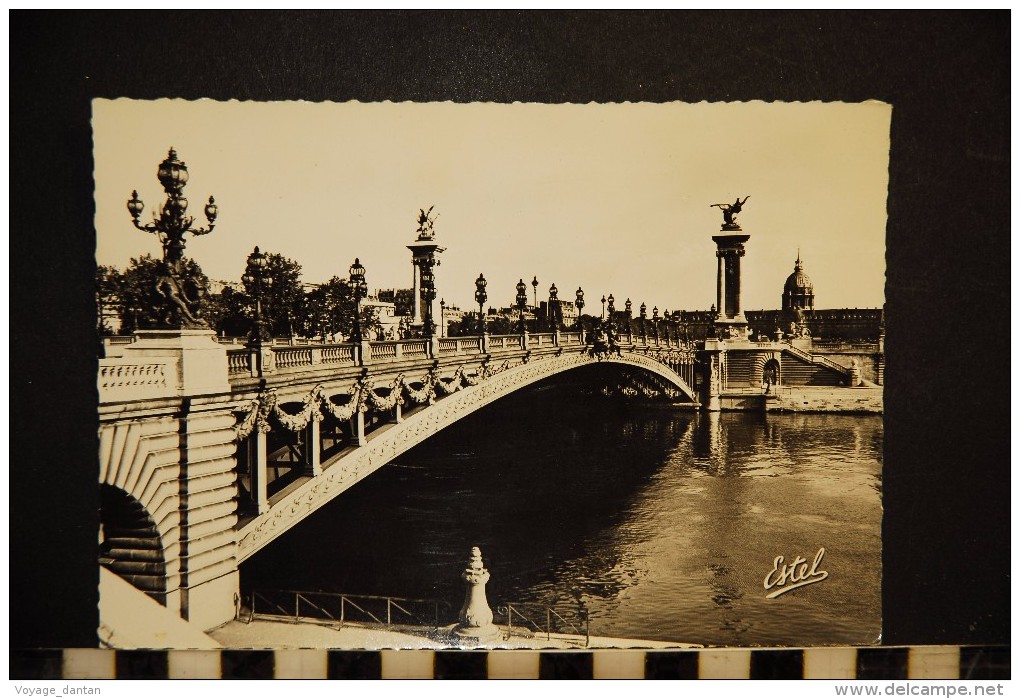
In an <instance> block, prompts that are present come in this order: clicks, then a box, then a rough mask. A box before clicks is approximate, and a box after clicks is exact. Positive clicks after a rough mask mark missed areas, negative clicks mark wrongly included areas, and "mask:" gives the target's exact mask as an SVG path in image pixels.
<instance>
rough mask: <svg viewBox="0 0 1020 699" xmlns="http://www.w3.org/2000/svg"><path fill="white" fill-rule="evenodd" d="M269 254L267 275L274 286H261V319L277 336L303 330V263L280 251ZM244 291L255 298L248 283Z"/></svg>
mask: <svg viewBox="0 0 1020 699" xmlns="http://www.w3.org/2000/svg"><path fill="white" fill-rule="evenodd" d="M265 255H266V270H265V273H264V275H265V276H266V277H268V278H270V279H272V280H273V281H272V285H271V286H267V285H265V284H263V285H262V321H263V322H264V323H265V324H266V328H267V329H268V330H269V332H270V334H271V335H273V336H274V337H289V336H290V335H293V334H296V333H297V332H298V331H300V329H301V325H302V321H303V320H304V318H305V315H306V314H305V294H304V290H303V289H302V288H301V265H299V264H298V263H297V262H295V261H294V260H291V259H289V258H286V257H284V256H283V255H280V254H279V253H275V252H270V253H265ZM244 291H245V293H246V294H247V295H248V296H249V297H252V296H253V293H254V289H253V288H250V287H249V285H248V284H245V287H244Z"/></svg>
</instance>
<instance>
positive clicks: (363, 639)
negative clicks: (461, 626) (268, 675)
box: [209, 619, 702, 650]
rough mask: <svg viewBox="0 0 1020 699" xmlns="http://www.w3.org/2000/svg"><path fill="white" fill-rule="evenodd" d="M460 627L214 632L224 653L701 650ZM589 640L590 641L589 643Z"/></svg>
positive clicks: (300, 625) (243, 626)
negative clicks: (471, 637) (469, 631)
mask: <svg viewBox="0 0 1020 699" xmlns="http://www.w3.org/2000/svg"><path fill="white" fill-rule="evenodd" d="M453 628H454V626H452V625H451V626H447V627H442V628H439V629H434V628H431V627H425V626H402V627H384V626H377V625H369V624H363V625H362V624H346V625H344V626H343V627H338V626H336V625H332V624H324V623H320V622H316V621H315V620H311V619H309V620H293V619H292V620H288V621H283V620H280V619H254V620H252V621H251V622H245V621H231V622H228V623H227V624H224V625H223V626H221V627H219V628H218V629H215V630H213V631H210V632H209V636H210V637H212V638H213V639H214V640H215V641H216V642H217V643H219V644H220V646H222V647H223V648H231V649H252V650H254V649H269V648H272V649H276V648H319V649H345V650H413V649H419V650H444V649H446V650H449V649H453V648H471V649H530V650H579V649H585V648H635V649H651V648H656V649H666V648H681V649H682V648H701V647H702V646H700V645H697V644H693V643H673V642H668V641H649V640H643V639H633V638H611V637H607V636H590V637H589V638H587V639H586V638H585V637H584V636H580V635H573V634H561V633H552V634H545V633H536V634H530V633H526V632H525V633H522V632H521V631H520V630H519V629H516V628H515V629H514V632H513V633H512V634H510V633H508V632H507V629H506V627H505V626H500V627H499V628H500V631H501V633H500V634H499V636H497V637H496V638H495V639H493V640H492V641H487V642H484V643H477V644H475V643H472V644H466V643H465V642H464V641H463V639H460V638H457V637H456V636H454V635H453V633H452V632H453ZM586 641H587V642H586Z"/></svg>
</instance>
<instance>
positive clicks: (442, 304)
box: [439, 299, 446, 337]
mask: <svg viewBox="0 0 1020 699" xmlns="http://www.w3.org/2000/svg"><path fill="white" fill-rule="evenodd" d="M439 323H440V326H439V337H446V299H439Z"/></svg>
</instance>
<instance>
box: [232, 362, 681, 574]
mask: <svg viewBox="0 0 1020 699" xmlns="http://www.w3.org/2000/svg"><path fill="white" fill-rule="evenodd" d="M599 362H601V363H602V364H608V365H613V364H615V365H623V366H628V367H633V368H639V369H642V370H644V371H647V372H650V373H651V374H653V375H655V376H656V377H657V378H658V379H660V380H662V381H664V382H666V383H667V384H669V385H671V386H673V387H675V388H676V390H678V391H680V392H681V393H683V394H684V395H685V396H686V397H687V398H689V399H690V400H691V401H694V400H695V394H694V391H693V389H692V388H691V387H690V385H689V384H688V383H687V382H686V381H685V380H684V379H683V377H681V376H680V375H679V374H678V373H677V372H676V371H674V370H673V369H672V368H670V367H669V366H667V365H666V364H664V363H663V362H661V361H658V360H657V359H653V358H651V357H649V356H646V355H644V354H639V353H636V352H629V351H623V352H621V353H620V354H614V355H613V356H611V357H602V358H601V359H598V360H597V359H595V358H592V357H591V356H589V355H588V354H587V353H585V352H569V353H559V354H555V355H545V356H542V357H539V358H529V357H524V358H523V359H521V360H520V361H519V363H517V364H514V365H510V363H509V360H508V361H507V362H504V364H503V365H502V366H501V367H499V368H497V369H496V370H493V372H492V373H491V374H488V375H486V374H485V373H483V372H482V371H481V368H480V367H479V369H478V371H476V373H474V374H462V373H460V370H458V372H456V373H457V374H458V375H461V376H463V382H462V383H460V382H459V383H458V384H457V386H456V388H455V389H454V390H449V389H447V390H449V392H448V393H446V395H444V396H443V397H441V398H439V399H438V400H436V401H435V403H434V404H432V405H429V406H428V407H427V408H425V409H423V410H419V411H417V412H414V413H412V414H410V415H409V416H407V417H406V418H405V419H404V420H403V421H402V422H399V423H396V424H393V425H390V426H389V428H388V429H387V430H386V431H385V432H383V433H381V434H378V435H377V436H375V437H374V438H373V439H371V440H369V441H368V442H367V444H365V445H364V446H361V447H359V448H357V449H354V450H353V451H351V452H350V453H347V454H344V455H343V456H341V457H340V458H339V459H337V460H336V461H334V462H333V463H331V464H330V465H329V466H328V467H326V468H324V469H323V470H322V472H321V473H320V474H318V475H316V476H315V477H313V478H310V479H309V480H307V481H306V482H305V483H303V484H302V485H301V486H299V487H298V488H296V489H294V490H293V491H291V492H289V493H288V494H287V496H286V497H285V498H283V499H281V500H279V501H277V502H275V503H273V504H272V506H271V507H270V508H269V509H268V511H266V512H264V513H262V514H260V515H259V516H258V517H256V518H255V519H254V520H252V521H250V522H248V523H246V524H245V525H244V526H243V527H242V528H241V530H240V531H239V533H238V539H239V541H238V553H237V555H238V559H237V560H238V563H240V562H242V561H244V560H246V559H247V558H249V557H251V556H252V555H254V554H255V553H257V552H258V551H259V550H260V549H261V548H263V547H264V546H266V545H267V544H269V543H270V542H271V541H273V540H275V539H276V538H277V537H279V536H280V535H282V534H283V533H284V532H286V531H287V530H289V529H290V528H291V527H293V526H295V525H297V524H298V523H299V522H300V521H301V520H303V519H304V518H305V517H307V516H308V515H310V514H311V513H312V512H314V511H315V510H317V509H319V508H320V507H322V506H323V505H325V504H326V503H327V502H329V501H330V500H332V499H333V498H335V497H337V496H338V495H340V494H341V493H343V492H344V491H346V490H347V489H348V488H350V487H351V486H353V485H354V484H355V483H357V482H358V481H360V480H361V479H362V478H365V477H367V476H368V475H370V474H372V473H373V472H375V471H376V470H378V469H379V468H381V467H382V466H384V465H385V464H387V463H390V462H391V461H392V460H393V459H394V458H396V457H397V456H399V455H400V454H402V453H404V452H405V451H407V450H408V449H410V448H412V447H414V446H416V445H417V444H420V443H421V442H423V441H425V440H426V439H428V438H429V437H431V436H432V435H434V434H435V433H437V432H439V431H440V430H442V429H444V428H445V427H448V426H449V425H451V424H453V423H454V422H456V421H458V420H460V419H462V418H464V417H466V416H468V415H470V414H472V413H474V412H475V411H477V410H479V409H481V408H483V407H484V406H486V405H489V404H490V403H492V402H494V401H496V400H499V399H500V398H503V397H505V396H507V395H510V394H511V393H514V392H516V391H519V390H521V389H523V388H526V387H527V386H530V385H532V384H534V383H536V382H538V381H541V380H543V379H546V378H548V377H551V376H554V375H556V374H560V373H563V372H567V371H570V370H572V369H576V368H579V367H582V366H591V365H593V364H597V363H599ZM281 399H283V397H282V396H281ZM292 399H293V396H292V395H288V396H287V398H286V400H288V401H289V400H292Z"/></svg>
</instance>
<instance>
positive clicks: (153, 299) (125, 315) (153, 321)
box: [119, 255, 209, 334]
mask: <svg viewBox="0 0 1020 699" xmlns="http://www.w3.org/2000/svg"><path fill="white" fill-rule="evenodd" d="M161 263H162V260H160V259H157V258H154V257H153V256H152V255H143V256H142V257H138V258H132V259H131V263H130V264H129V265H128V266H127V268H125V270H124V273H123V274H122V275H120V288H119V294H120V307H121V319H122V323H121V332H122V333H124V334H129V333H133V332H134V331H135V330H139V329H146V328H156V327H159V326H160V325H161V323H162V317H163V313H162V311H163V308H164V306H165V303H166V299H165V297H164V296H163V295H162V294H160V292H159V290H158V289H157V286H156V285H157V280H158V279H159V277H160V272H159V267H160V265H161ZM181 278H182V281H184V282H187V283H190V284H194V285H196V286H197V287H199V288H201V289H203V290H205V289H207V288H208V287H209V279H208V278H207V277H206V276H205V274H203V273H202V268H201V267H199V266H198V263H197V262H195V261H194V260H192V259H191V258H188V257H185V258H184V259H183V260H181Z"/></svg>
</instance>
